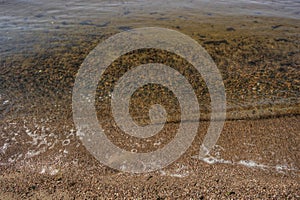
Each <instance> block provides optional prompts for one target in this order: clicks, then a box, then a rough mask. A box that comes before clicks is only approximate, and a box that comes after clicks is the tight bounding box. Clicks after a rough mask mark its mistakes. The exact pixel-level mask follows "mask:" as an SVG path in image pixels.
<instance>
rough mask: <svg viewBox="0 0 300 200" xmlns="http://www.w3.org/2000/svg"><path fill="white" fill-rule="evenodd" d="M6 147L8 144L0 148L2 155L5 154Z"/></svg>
mask: <svg viewBox="0 0 300 200" xmlns="http://www.w3.org/2000/svg"><path fill="white" fill-rule="evenodd" d="M8 147H9V143H4V145H3V146H2V147H1V148H0V151H2V153H5V152H6V150H7V148H8Z"/></svg>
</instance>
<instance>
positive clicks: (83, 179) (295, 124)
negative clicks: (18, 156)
mask: <svg viewBox="0 0 300 200" xmlns="http://www.w3.org/2000/svg"><path fill="white" fill-rule="evenodd" d="M299 122H300V117H299V116H298V117H296V116H295V117H283V118H276V119H262V120H240V121H227V122H226V125H225V127H224V130H223V132H222V135H221V137H220V139H219V141H218V144H217V148H216V149H215V150H214V151H213V152H211V155H212V156H214V158H218V157H219V158H222V159H224V160H226V161H230V162H231V163H228V164H225V163H215V164H208V163H206V162H203V161H200V160H198V159H196V158H193V157H192V156H195V155H197V152H198V149H199V144H200V141H199V140H201V139H200V138H196V140H195V142H194V143H193V145H192V147H191V148H190V149H189V150H188V151H187V152H186V153H185V154H184V155H183V156H182V157H181V158H180V159H179V160H177V161H176V162H175V163H173V164H172V165H170V166H168V167H167V168H165V169H162V170H159V171H156V172H152V173H146V174H136V175H135V174H128V173H122V172H118V171H116V170H113V169H110V168H107V167H105V166H103V165H101V164H100V163H98V162H97V161H96V160H95V159H94V158H92V157H91V156H90V155H89V153H88V152H87V151H86V150H85V148H84V147H83V146H82V145H81V146H80V147H75V145H73V143H76V139H75V140H74V141H72V142H71V143H72V144H70V145H69V146H68V147H67V148H65V149H67V151H68V152H69V153H68V155H67V156H62V157H60V158H58V159H56V160H53V161H51V162H49V160H51V158H53V157H55V156H57V152H55V151H52V152H51V151H50V152H49V151H48V152H47V153H44V154H43V157H40V158H36V157H34V158H32V159H29V160H27V161H26V162H21V163H19V164H18V165H12V166H2V167H1V168H2V170H1V176H0V177H1V178H0V185H1V187H0V188H1V191H0V193H1V198H2V199H3V198H5V199H16V198H17V199H24V198H29V199H47V198H48V199H73V198H76V199H78V198H79V199H84V198H88V199H90V198H94V199H99V198H100V199H102V198H109V199H115V198H130V199H133V198H134V199H139V198H147V199H148V198H149V199H174V198H181V199H186V198H193V199H199V198H200V199H211V198H214V199H215V198H218V199H219V198H222V199H228V198H229V199H236V198H251V199H252V198H253V199H299V197H300V192H299V181H300V171H299V169H300V162H299V161H300V153H299V149H300V146H299V145H300V142H299V139H300V135H299V130H300V123H299ZM200 124H202V125H203V126H201V127H203V128H200V131H199V135H201V134H202V132H203V131H205V126H207V122H202V123H200ZM241 160H245V161H254V162H255V163H256V164H257V165H256V166H252V167H249V166H248V167H247V166H244V165H242V164H239V162H240V161H241ZM283 160H285V163H280V162H282V161H283ZM223 162H225V161H223ZM280 165H284V166H280ZM280 167H281V168H280ZM284 167H286V168H284Z"/></svg>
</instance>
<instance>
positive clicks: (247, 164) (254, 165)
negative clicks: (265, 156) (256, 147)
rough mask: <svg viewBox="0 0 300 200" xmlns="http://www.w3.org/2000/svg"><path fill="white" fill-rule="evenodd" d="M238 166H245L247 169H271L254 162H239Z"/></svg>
mask: <svg viewBox="0 0 300 200" xmlns="http://www.w3.org/2000/svg"><path fill="white" fill-rule="evenodd" d="M237 164H239V165H244V166H246V167H256V168H261V169H265V168H269V166H267V165H263V164H259V163H256V162H254V161H252V160H240V161H239V162H237Z"/></svg>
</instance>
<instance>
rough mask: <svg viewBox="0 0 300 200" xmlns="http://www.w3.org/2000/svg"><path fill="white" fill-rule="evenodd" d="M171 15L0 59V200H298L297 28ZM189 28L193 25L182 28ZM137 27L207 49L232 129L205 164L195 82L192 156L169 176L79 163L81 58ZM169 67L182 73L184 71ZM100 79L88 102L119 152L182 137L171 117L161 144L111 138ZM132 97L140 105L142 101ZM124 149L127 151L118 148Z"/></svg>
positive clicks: (87, 32)
mask: <svg viewBox="0 0 300 200" xmlns="http://www.w3.org/2000/svg"><path fill="white" fill-rule="evenodd" d="M154 15H155V14H154ZM169 15H170V16H173V17H171V18H170V19H168V17H166V16H164V17H163V18H162V17H161V16H157V19H156V18H155V19H154V18H153V16H151V18H150V19H151V20H149V18H147V17H144V18H143V16H140V17H141V18H132V19H126V20H124V21H122V20H118V21H111V22H110V24H109V25H107V27H105V28H106V29H105V32H100V30H103V29H102V28H103V27H102V28H99V26H95V27H94V26H91V25H88V27H89V28H88V29H84V30H83V32H81V31H82V30H78V31H77V32H76V31H75V30H74V32H72V34H71V35H68V36H63V35H64V34H63V33H60V32H57V33H54V34H57V37H58V38H64V37H65V38H67V37H69V38H68V39H66V40H65V42H62V43H60V41H55V40H54V41H53V43H51V45H52V46H51V45H50V47H51V48H50V47H49V48H48V49H43V48H41V47H42V46H43V44H42V43H41V44H37V46H36V47H35V48H36V51H35V54H34V55H32V54H28V55H26V54H25V55H24V54H21V55H14V56H11V57H9V56H8V57H6V58H5V59H2V60H1V65H2V66H4V67H3V68H1V69H2V70H1V92H2V94H1V101H2V102H1V116H0V117H1V118H0V132H1V136H0V137H1V140H0V147H1V151H0V155H1V160H0V169H1V170H0V197H1V199H25V198H28V199H47V198H48V199H74V198H78V199H83V198H95V199H97V198H100V199H101V198H110V199H115V198H120V199H121V198H132V199H133V198H134V199H137V198H147V199H148V198H149V199H174V198H176V197H177V198H188V197H190V198H199V199H219V198H222V199H236V198H254V199H255V198H256V199H262V198H263V199H283V198H284V199H286V198H288V199H298V198H300V193H299V187H300V186H299V181H300V172H299V170H300V162H299V161H300V146H299V145H300V135H299V133H300V131H299V130H300V123H299V122H300V118H299V113H300V110H299V94H300V93H299V89H300V87H299V84H300V83H299V77H300V74H299V72H300V71H299V66H300V61H299V58H300V56H299V27H300V25H299V20H296V19H284V18H268V17H250V16H249V17H247V16H245V17H240V18H239V19H238V20H237V19H236V18H232V17H218V16H217V17H213V18H209V17H207V16H206V17H205V19H204V18H203V17H199V16H198V15H194V14H193V13H191V14H190V15H186V19H183V18H182V17H181V18H180V17H178V18H177V17H174V13H170V14H169ZM159 18H161V19H159ZM191 19H193V20H192V23H187V22H189V20H191ZM143 20H144V21H143ZM128 21H129V22H130V23H128ZM141 21H143V26H161V27H166V28H172V29H174V30H178V31H181V32H182V33H185V34H187V35H189V36H191V37H192V38H193V39H195V40H196V41H198V42H199V43H200V44H201V45H203V47H204V48H205V49H206V50H207V51H208V52H209V53H210V54H211V56H212V57H213V59H214V60H215V62H216V64H217V66H218V67H219V69H220V71H221V73H222V76H223V78H224V84H225V87H226V93H227V99H228V105H227V106H228V118H227V121H226V123H225V127H224V129H223V131H222V134H221V137H220V139H219V140H218V143H217V145H216V147H215V149H214V150H213V151H212V152H211V153H210V156H208V157H207V158H205V159H202V160H199V159H197V154H198V152H199V145H200V144H201V142H202V139H203V136H204V135H205V133H206V131H207V127H208V122H207V119H208V117H209V112H210V107H209V106H208V104H209V98H208V96H207V95H208V93H207V91H206V90H205V86H204V85H201V83H203V82H201V80H200V85H201V86H203V87H199V86H198V87H197V84H196V83H197V82H192V84H195V87H196V89H197V94H198V95H199V96H201V104H200V108H201V111H202V112H203V113H204V114H203V115H202V118H201V121H200V123H199V124H200V129H199V133H198V135H197V137H196V139H195V141H194V142H193V145H192V146H191V147H190V148H189V149H188V151H187V152H186V153H185V154H184V155H183V156H182V157H181V158H180V159H179V160H177V161H176V162H174V163H173V164H171V165H170V166H168V167H166V168H164V169H162V170H159V171H156V172H152V173H147V174H139V175H138V174H137V175H134V174H128V173H122V172H119V171H116V170H114V169H111V168H108V167H106V166H103V165H102V164H100V163H99V162H98V161H97V160H96V159H95V158H93V157H92V156H91V155H90V154H89V152H87V150H86V149H85V148H84V146H83V145H82V143H81V141H80V140H79V139H78V137H77V136H76V128H75V126H74V124H73V120H72V109H71V106H72V101H71V98H72V86H73V84H74V80H75V75H76V73H77V70H78V69H79V67H80V64H81V63H82V61H83V60H84V58H85V57H86V55H87V54H88V52H89V51H91V50H92V49H93V48H94V47H95V46H96V45H97V44H98V42H100V41H103V40H104V39H106V38H108V37H109V36H110V35H112V34H113V33H116V32H119V31H120V30H126V29H131V28H134V27H138V26H139V25H137V24H141ZM93 23H94V24H97V22H93ZM124 24H126V27H125V26H124ZM83 26H87V25H83ZM99 32H100V33H99ZM44 36H45V35H41V41H44V40H42V38H43V37H44ZM46 38H47V40H48V39H49V38H48V37H46ZM44 39H45V38H44ZM45 41H46V39H45ZM145 53H149V52H145ZM150 55H152V56H153V55H156V56H161V57H159V58H158V59H165V58H166V64H168V62H169V63H172V61H169V60H168V59H169V58H170V56H169V55H168V54H167V53H165V52H159V55H158V54H157V53H155V52H151V51H150ZM171 57H172V55H171ZM143 58H144V57H143V56H140V57H138V56H137V57H135V56H134V55H127V56H125V57H123V60H122V59H121V60H119V61H116V62H115V63H114V65H118V63H119V62H122V61H124V60H125V61H126V62H127V65H124V66H125V67H124V71H125V70H126V69H128V68H130V67H127V66H130V64H132V63H143V62H148V61H149V60H150V61H151V59H149V58H145V59H144V60H143ZM173 58H175V59H176V57H174V56H173ZM152 62H153V61H152ZM176 62H177V64H174V65H175V67H176V66H179V70H180V63H181V64H182V62H183V61H181V60H180V59H179V60H176ZM178 63H179V64H178ZM183 64H184V63H183ZM114 65H113V66H112V70H111V71H108V72H107V73H108V74H110V73H112V74H116V75H118V76H120V75H121V74H122V73H124V71H121V72H119V71H114V70H113V67H114ZM192 74H193V73H191V74H189V73H187V74H186V75H187V76H191V75H192ZM108 77H113V78H108V79H105V80H102V82H100V84H99V87H98V92H99V94H98V96H97V97H99V99H101V101H100V100H99V101H98V102H96V107H97V106H98V107H97V108H98V109H99V112H98V117H99V119H102V121H101V120H100V123H102V125H103V126H104V127H105V129H106V130H108V131H109V132H110V133H111V134H110V135H108V137H109V138H110V139H111V140H112V141H113V142H114V143H115V144H117V145H120V146H121V147H123V148H125V149H128V150H131V149H137V150H138V151H141V152H142V151H143V152H147V151H150V150H153V149H156V148H160V146H163V145H164V144H166V143H167V142H168V141H170V140H171V139H172V136H173V135H174V133H176V128H177V126H178V124H177V123H176V122H177V121H178V120H177V119H178V116H177V115H178V112H177V111H176V109H175V111H172V110H171V111H172V116H171V117H170V118H169V121H168V124H167V126H166V127H165V128H164V129H163V131H162V132H161V133H160V134H159V135H160V136H163V137H162V139H159V138H155V137H154V138H151V139H150V140H149V141H139V140H134V138H128V137H127V138H126V136H124V135H122V134H119V132H118V130H116V129H115V128H114V126H112V124H113V122H111V113H110V110H109V108H108V105H109V102H110V101H109V99H110V98H109V97H110V96H109V92H110V90H111V87H113V83H114V81H115V80H114V76H108ZM191 78H192V80H194V79H195V80H196V79H197V77H196V78H195V77H193V76H191ZM193 78H194V79H193ZM258 83H259V84H258ZM150 89H151V88H150ZM154 89H157V88H155V87H154ZM158 91H162V90H161V89H159V88H158ZM148 92H149V91H148ZM140 94H141V96H142V97H143V95H146V94H147V90H145V91H144V93H143V91H140ZM100 97H101V98H100ZM172 98H174V97H172V95H170V96H167V98H165V99H164V100H166V104H167V105H168V103H172V102H174V99H173V100H172ZM133 102H134V103H135V106H136V107H137V108H143V107H145V108H148V106H149V105H151V104H152V103H153V102H152V101H149V102H144V101H141V99H139V95H136V99H135V100H133ZM154 102H155V101H154ZM132 114H133V116H135V117H137V121H138V122H139V123H141V124H143V123H147V122H148V121H147V120H148V118H147V115H146V114H147V109H145V110H143V109H142V111H141V110H133V113H132ZM145 115H146V116H145ZM139 120H140V121H139ZM185 123H198V122H195V121H192V120H191V121H186V122H185ZM124 139H125V140H126V141H130V142H126V144H124V142H123V141H124ZM142 142H145V144H144V146H143V145H140V143H142ZM127 143H128V144H127ZM122 145H123V146H122Z"/></svg>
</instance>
